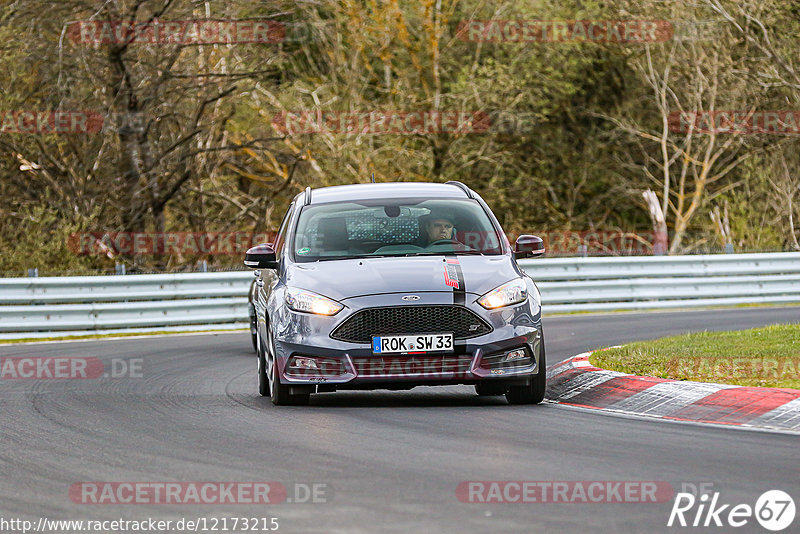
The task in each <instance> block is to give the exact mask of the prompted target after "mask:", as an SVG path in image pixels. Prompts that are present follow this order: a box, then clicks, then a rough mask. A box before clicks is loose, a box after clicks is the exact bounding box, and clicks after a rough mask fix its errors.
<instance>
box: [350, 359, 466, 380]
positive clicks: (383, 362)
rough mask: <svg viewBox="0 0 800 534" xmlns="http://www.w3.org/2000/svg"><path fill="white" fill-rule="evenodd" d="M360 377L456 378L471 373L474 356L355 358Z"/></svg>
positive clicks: (355, 365)
mask: <svg viewBox="0 0 800 534" xmlns="http://www.w3.org/2000/svg"><path fill="white" fill-rule="evenodd" d="M352 360H353V366H354V367H355V368H356V373H357V374H358V376H362V377H363V376H378V377H381V376H407V377H436V376H439V377H456V376H464V375H467V374H468V373H469V368H470V365H471V364H472V356H469V355H459V356H450V355H448V356H413V357H411V356H355V357H353V358H352Z"/></svg>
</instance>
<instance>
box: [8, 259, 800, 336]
mask: <svg viewBox="0 0 800 534" xmlns="http://www.w3.org/2000/svg"><path fill="white" fill-rule="evenodd" d="M520 265H521V266H522V267H523V268H524V269H525V271H526V272H527V273H528V274H530V275H531V276H532V277H533V278H534V280H536V281H537V283H538V285H539V288H540V289H541V292H542V301H543V305H544V312H545V313H561V312H573V311H603V310H618V309H620V310H621V309H628V310H630V309H657V308H674V307H697V306H715V305H722V306H724V305H735V304H743V303H786V302H798V303H800V253H771V254H728V255H709V256H652V257H610V258H555V259H536V260H522V261H520ZM252 279H253V275H252V273H251V272H250V271H233V272H222V273H188V274H158V275H127V276H81V277H51V278H2V279H0V339H13V338H22V337H42V336H44V335H47V334H44V333H46V332H54V333H61V334H62V335H63V334H65V333H67V332H68V333H69V334H70V335H71V334H80V333H92V332H111V331H119V330H125V329H138V330H153V329H159V330H169V329H173V330H174V329H185V330H192V329H198V328H200V327H209V328H234V327H237V328H238V327H246V325H247V321H248V313H247V290H248V287H249V284H250V281H251V280H252Z"/></svg>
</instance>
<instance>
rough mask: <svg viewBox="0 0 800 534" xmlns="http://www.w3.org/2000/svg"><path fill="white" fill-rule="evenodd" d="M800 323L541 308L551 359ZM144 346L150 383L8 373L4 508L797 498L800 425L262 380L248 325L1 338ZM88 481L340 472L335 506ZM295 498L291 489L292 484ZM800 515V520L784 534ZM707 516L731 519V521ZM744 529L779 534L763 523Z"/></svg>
mask: <svg viewBox="0 0 800 534" xmlns="http://www.w3.org/2000/svg"><path fill="white" fill-rule="evenodd" d="M779 322H780V323H790V322H800V308H799V307H783V308H749V309H732V310H711V311H682V312H668V313H649V314H615V315H605V316H603V315H574V316H563V317H552V318H545V328H546V330H545V333H546V342H547V351H548V360H549V361H548V363H549V364H553V363H555V362H557V361H560V360H562V359H564V358H567V357H569V356H572V355H575V354H577V353H580V352H583V351H585V350H588V349H593V348H598V347H602V346H608V345H612V344H616V343H620V342H626V341H631V340H639V339H648V338H654V337H658V336H662V335H668V334H676V333H681V332H687V331H697V330H704V329H707V330H733V329H740V328H747V327H753V326H760V325H767V324H772V323H779ZM7 356H82V357H98V358H100V359H102V360H103V361H104V363H105V364H106V369H109V368H110V359H111V358H121V359H123V360H125V361H130V360H131V359H135V358H141V359H142V361H141V365H142V376H141V378H135V377H131V378H115V379H114V378H99V379H96V380H2V381H0V445H1V447H0V468H1V469H0V470H1V471H2V475H0V517H3V518H6V519H8V518H27V519H33V520H34V521H35V520H38V518H39V517H42V516H44V517H48V518H58V519H94V520H99V519H118V518H125V519H136V520H139V519H146V518H148V517H153V518H156V519H179V518H181V517H189V518H197V517H225V516H227V517H242V516H248V517H254V516H255V517H268V518H269V517H277V518H278V519H279V525H280V527H279V529H278V532H398V533H400V532H402V533H408V532H457V533H459V534H464V533H467V532H470V533H472V532H476V533H477V532H545V531H547V532H648V533H650V532H679V531H684V530H685V531H689V530H691V531H697V530H698V529H692V528H676V527H673V528H667V527H666V523H667V518H668V515H669V511H670V509H671V507H672V501H671V500H670V501H668V502H663V503H656V504H652V503H645V504H639V503H624V504H603V503H592V504H584V503H570V504H561V503H559V504H540V503H527V504H519V503H517V504H470V503H463V502H460V501H459V500H458V498H457V496H456V487H457V486H458V484H459V483H460V482H462V481H467V480H473V481H474V480H482V481H500V480H528V481H547V480H552V481H563V480H566V481H569V480H584V481H591V480H600V481H606V480H608V481H626V480H627V481H666V482H669V483H670V484H671V485H672V487H673V488H675V490H676V491H678V490H679V489H680V488H681V486H682V484H695V485H697V484H700V483H712V484H713V489H714V491H719V492H720V501H721V502H724V503H732V504H738V503H748V504H750V505H751V506H752V505H754V504H755V501H756V499H757V497H758V496H759V495H760V494H761V493H763V492H764V491H766V490H769V489H782V490H784V491H787V492H788V493H789V494H790V495H792V496H793V497H794V499H795V501H796V502H797V504H798V505H799V506H800V438H799V437H798V436H796V435H786V434H776V433H767V432H753V431H745V430H741V429H736V428H720V427H712V426H701V425H689V424H681V423H666V422H663V421H655V420H647V419H636V418H624V417H617V416H612V415H604V414H602V413H598V412H593V411H589V410H579V409H573V408H569V407H564V406H558V405H553V404H543V405H539V406H508V405H506V403H505V400H504V399H503V398H502V397H496V398H495V397H488V398H486V397H477V396H476V395H475V394H474V393H473V390H472V388H469V387H464V386H460V387H448V388H417V389H415V390H412V391H408V392H338V393H326V394H320V395H317V396H314V397H312V401H311V402H312V404H311V406H308V407H280V408H278V407H274V406H272V404H271V403H270V402H269V399H266V398H260V397H258V396H257V394H256V383H255V363H256V361H255V358H254V355H253V353H252V352H251V349H250V342H249V338H248V336H247V334H244V333H234V334H218V335H190V336H171V337H160V338H142V339H128V340H105V341H102V340H101V341H91V342H76V343H52V344H37V345H14V346H4V347H3V346H0V357H7ZM81 481H139V482H142V481H277V482H281V483H283V484H284V485H286V486H288V487H290V488H291V487H292V486H291V485H292V484H294V483H305V484H314V483H316V484H326V485H327V495H326V500H327V502H325V503H317V504H296V503H291V504H290V503H283V504H276V505H267V506H264V505H260V506H255V505H197V504H181V505H163V504H162V505H147V504H125V505H121V504H114V505H111V504H105V505H86V504H76V503H74V502H72V501H71V500H70V498H69V496H68V489H69V487H70V485H71V484H74V483H76V482H81ZM290 497H291V494H290ZM798 525H800V517H798V518H796V519H795V522H794V524H793V525H792V527H790V528H789V529H788V530H786V532H790V531H792V530H794V531H795V532H796V531H797V529H798ZM704 530H706V531H715V532H729V531H730V530H732V529H730V527H727V528H709V529H704ZM736 531H737V532H766V531H765V530H764V529H762V528H761V527H760V526H759V525H758V524H757V523H756V522H755V520H754V519H752V518H751V519H750V520H749V522H748V524H747V525H746V526H745V527H742V528H739V529H736Z"/></svg>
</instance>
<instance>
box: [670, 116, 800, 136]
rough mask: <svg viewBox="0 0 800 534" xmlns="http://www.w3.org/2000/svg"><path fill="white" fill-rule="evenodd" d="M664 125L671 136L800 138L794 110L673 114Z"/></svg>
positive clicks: (799, 128) (797, 117) (799, 120)
mask: <svg viewBox="0 0 800 534" xmlns="http://www.w3.org/2000/svg"><path fill="white" fill-rule="evenodd" d="M667 121H668V124H669V129H670V131H671V132H673V133H684V134H685V133H696V134H736V135H746V134H772V135H797V134H800V111H796V110H772V111H753V110H750V111H747V110H715V111H701V110H697V111H674V112H672V113H670V114H669V116H668V119H667Z"/></svg>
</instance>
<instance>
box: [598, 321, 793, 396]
mask: <svg viewBox="0 0 800 534" xmlns="http://www.w3.org/2000/svg"><path fill="white" fill-rule="evenodd" d="M589 361H590V362H591V364H592V365H594V366H596V367H600V368H603V369H611V370H613V371H619V372H622V373H630V374H634V375H640V376H657V377H660V378H671V379H674V380H693V381H696V382H716V383H720V384H733V385H737V386H761V387H776V388H794V389H800V324H791V325H773V326H767V327H764V328H754V329H752V330H740V331H735V332H696V333H692V334H684V335H680V336H674V337H666V338H662V339H657V340H655V341H640V342H636V343H630V344H628V345H625V346H624V347H620V348H617V349H610V350H605V351H601V352H595V353H594V354H593V355H592V356H591V357H590V358H589Z"/></svg>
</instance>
